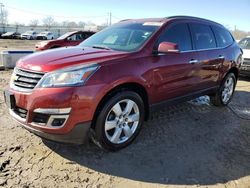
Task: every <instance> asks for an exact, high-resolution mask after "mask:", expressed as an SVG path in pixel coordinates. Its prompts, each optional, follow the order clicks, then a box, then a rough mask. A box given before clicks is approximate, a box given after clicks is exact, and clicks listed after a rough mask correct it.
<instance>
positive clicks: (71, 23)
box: [67, 22, 78, 28]
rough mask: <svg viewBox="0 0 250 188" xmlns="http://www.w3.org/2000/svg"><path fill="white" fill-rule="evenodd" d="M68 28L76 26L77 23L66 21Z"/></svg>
mask: <svg viewBox="0 0 250 188" xmlns="http://www.w3.org/2000/svg"><path fill="white" fill-rule="evenodd" d="M67 26H68V27H69V28H74V27H77V26H78V25H77V23H76V22H68V25H67Z"/></svg>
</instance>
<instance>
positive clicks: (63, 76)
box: [37, 64, 99, 87]
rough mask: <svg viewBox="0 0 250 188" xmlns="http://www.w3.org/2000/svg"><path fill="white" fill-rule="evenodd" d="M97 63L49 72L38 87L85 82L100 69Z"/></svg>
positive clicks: (62, 85) (75, 84)
mask: <svg viewBox="0 0 250 188" xmlns="http://www.w3.org/2000/svg"><path fill="white" fill-rule="evenodd" d="M98 67H99V66H98V65H97V64H92V65H87V66H86V65H85V66H80V67H79V66H77V67H74V68H66V69H61V70H59V71H55V72H51V73H47V74H45V75H44V77H43V78H42V80H41V81H40V82H39V83H38V85H37V87H65V86H77V85H81V84H84V82H86V81H87V80H88V79H89V78H90V76H91V75H92V74H93V73H94V72H95V71H96V70H97V69H98Z"/></svg>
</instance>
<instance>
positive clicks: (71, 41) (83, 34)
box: [36, 31, 94, 51]
mask: <svg viewBox="0 0 250 188" xmlns="http://www.w3.org/2000/svg"><path fill="white" fill-rule="evenodd" d="M93 34H94V32H92V31H73V32H68V33H65V34H64V35H62V36H60V37H59V38H58V39H55V40H49V41H42V42H39V43H38V44H36V51H42V50H48V49H52V48H59V47H65V46H76V45H78V44H80V43H81V42H82V41H84V40H85V39H87V38H89V37H90V36H91V35H93Z"/></svg>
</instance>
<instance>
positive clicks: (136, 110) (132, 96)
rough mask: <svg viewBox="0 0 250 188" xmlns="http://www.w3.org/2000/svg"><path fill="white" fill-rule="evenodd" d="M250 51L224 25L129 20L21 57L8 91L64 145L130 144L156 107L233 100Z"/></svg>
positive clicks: (16, 106)
mask: <svg viewBox="0 0 250 188" xmlns="http://www.w3.org/2000/svg"><path fill="white" fill-rule="evenodd" d="M241 56H242V51H241V49H240V47H239V46H238V44H237V43H236V42H235V40H234V39H233V37H232V35H231V34H230V32H229V31H228V30H227V29H225V28H224V27H223V26H222V25H220V24H218V23H215V22H212V21H209V20H205V19H200V18H193V17H186V16H175V17H168V18H162V19H140V20H125V21H122V22H120V23H117V24H115V25H113V26H111V27H108V28H106V29H105V30H103V31H101V32H99V33H96V34H95V35H93V36H92V37H90V38H88V39H87V40H85V41H84V42H82V43H81V44H80V45H78V46H77V47H72V48H60V49H54V50H49V51H45V52H41V53H35V54H32V55H29V56H26V57H24V58H23V59H21V60H19V61H18V63H17V66H16V68H15V69H14V72H13V75H12V78H11V82H10V86H9V88H8V89H7V90H6V91H5V99H6V103H7V105H8V107H9V112H10V114H11V115H12V116H13V117H14V119H15V120H17V121H18V122H19V123H20V124H21V125H22V126H23V127H25V128H27V129H28V130H30V131H31V132H33V133H35V134H37V135H39V136H41V137H44V138H47V139H50V140H54V141H60V142H69V143H83V141H84V140H85V138H87V137H88V136H89V133H91V134H90V136H91V137H92V138H93V140H94V142H95V143H96V144H97V145H98V146H100V147H102V148H106V149H109V150H118V149H121V148H123V147H125V146H127V145H129V144H130V143H131V142H132V141H133V140H134V139H135V137H136V136H137V135H138V133H139V131H140V129H141V127H142V124H143V121H144V120H146V119H147V117H148V116H149V113H150V112H151V111H152V110H156V109H158V107H160V106H162V105H166V104H170V103H171V104H173V103H174V102H179V101H183V100H190V99H193V98H195V97H198V96H201V95H209V96H210V97H211V101H212V103H213V104H215V105H216V106H225V105H227V104H228V103H229V102H230V100H231V99H232V96H233V93H234V89H235V85H236V82H237V78H238V75H239V66H240V64H241Z"/></svg>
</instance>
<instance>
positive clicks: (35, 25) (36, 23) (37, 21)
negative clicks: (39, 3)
mask: <svg viewBox="0 0 250 188" xmlns="http://www.w3.org/2000/svg"><path fill="white" fill-rule="evenodd" d="M38 24H39V20H31V21H30V24H29V26H31V27H33V28H36V27H37V26H38Z"/></svg>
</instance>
